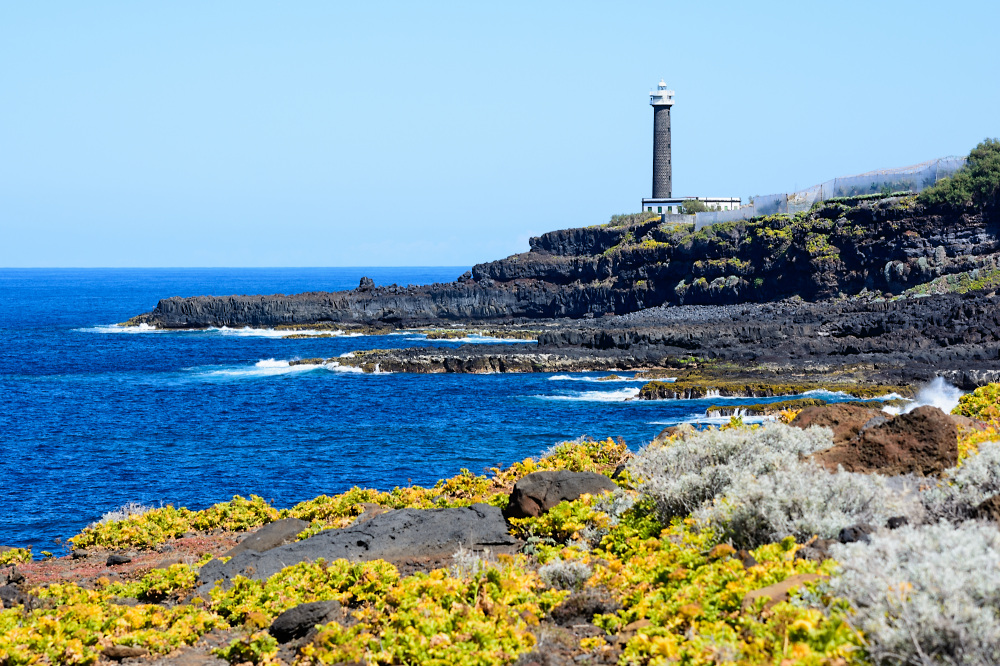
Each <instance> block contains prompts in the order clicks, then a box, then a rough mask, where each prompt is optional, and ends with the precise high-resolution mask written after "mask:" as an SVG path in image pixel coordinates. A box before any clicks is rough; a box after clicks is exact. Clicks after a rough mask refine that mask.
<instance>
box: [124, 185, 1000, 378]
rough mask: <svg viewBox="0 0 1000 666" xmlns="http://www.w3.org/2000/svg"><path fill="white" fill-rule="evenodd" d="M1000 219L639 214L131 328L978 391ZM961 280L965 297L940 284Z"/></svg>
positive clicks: (414, 360) (553, 366)
mask: <svg viewBox="0 0 1000 666" xmlns="http://www.w3.org/2000/svg"><path fill="white" fill-rule="evenodd" d="M998 228H1000V225H998V223H997V221H996V215H995V212H994V211H992V209H977V208H973V207H966V208H940V207H939V208H935V207H930V206H926V205H924V204H921V203H918V202H917V200H916V199H915V198H913V197H904V198H898V197H888V198H883V199H880V200H874V201H861V202H855V203H854V205H851V206H848V205H846V204H845V203H843V202H837V201H831V202H827V203H824V204H821V205H817V206H816V207H814V209H813V210H812V211H810V212H809V213H806V214H799V215H796V216H794V217H790V216H772V217H763V218H757V219H754V220H748V221H740V222H732V223H725V224H718V225H714V226H712V227H708V228H706V229H703V230H701V231H699V232H696V233H695V232H692V231H691V230H690V229H689V228H688V226H687V225H679V224H669V223H663V224H661V223H660V221H659V218H655V217H650V216H648V215H645V214H642V215H634V216H626V217H625V218H624V219H619V220H617V221H616V223H615V225H614V226H612V225H599V226H595V227H587V228H581V229H566V230H562V231H554V232H551V233H547V234H543V235H542V236H540V237H537V238H532V239H531V242H530V245H531V250H530V251H529V252H526V253H523V254H518V255H514V256H511V257H507V258H506V259H502V260H499V261H494V262H490V263H486V264H480V265H477V266H475V267H473V269H472V270H471V271H470V272H468V273H466V274H465V275H463V276H462V277H460V278H459V279H458V280H457V281H455V282H452V283H447V284H433V285H426V286H409V287H400V286H397V285H390V286H385V287H377V286H375V285H374V284H373V283H372V281H371V280H369V279H367V278H366V279H363V280H362V281H361V284H360V285H359V286H358V288H357V289H354V290H351V291H340V292H311V293H304V294H296V295H282V294H278V295H271V296H226V297H208V296H204V297H195V298H168V299H164V300H161V301H160V302H159V303H158V304H157V306H156V308H155V309H154V310H153V311H152V312H149V313H147V314H143V315H138V316H136V317H134V318H132V319H131V320H129V322H127V324H129V325H140V324H146V325H151V326H155V327H158V328H165V329H185V328H206V327H221V326H228V327H245V326H250V327H275V328H288V329H290V336H291V337H294V336H295V335H296V334H295V333H294V330H292V329H295V328H303V327H306V328H310V327H311V328H319V329H324V328H330V329H337V330H345V331H357V332H363V333H366V334H380V333H385V332H387V331H390V330H398V329H413V328H414V327H424V328H425V333H424V334H425V336H426V337H427V339H428V340H431V341H434V340H440V341H446V340H462V341H465V339H464V338H465V332H466V331H469V332H472V331H476V332H484V331H485V332H486V333H487V335H490V336H492V337H500V338H513V339H514V340H517V339H534V338H537V345H531V347H530V349H529V348H528V345H519V344H518V343H517V342H512V343H511V344H510V348H509V349H505V350H503V351H502V352H498V351H497V350H495V349H489V348H485V347H484V346H463V347H460V348H457V349H455V348H452V349H436V350H434V351H429V350H428V349H426V348H423V349H412V350H398V349H397V350H371V351H364V352H357V353H356V354H355V356H356V357H355V358H354V359H346V360H339V361H338V362H339V363H341V364H342V365H351V366H355V367H359V368H361V369H363V370H365V371H367V372H375V371H381V372H418V373H437V372H472V373H487V372H566V371H570V372H572V371H585V370H594V371H605V370H608V371H613V370H616V369H621V370H630V369H638V368H651V367H663V368H671V367H678V364H679V363H680V362H681V361H683V360H684V359H691V358H694V359H702V360H711V361H714V362H727V363H731V364H734V365H735V366H738V367H739V368H741V369H743V370H748V371H749V370H753V369H755V368H756V369H758V370H764V371H766V372H777V373H788V372H796V371H799V370H803V371H806V372H810V373H820V372H824V371H826V372H830V373H833V374H834V375H837V376H839V375H842V374H844V373H845V372H846V373H853V372H854V370H855V369H858V368H862V369H863V374H865V375H866V377H867V379H868V380H869V381H870V382H873V383H881V384H906V383H911V382H915V381H925V380H929V379H931V378H933V377H935V376H944V377H946V378H947V379H949V380H950V381H952V382H953V383H955V384H956V385H958V386H959V387H960V388H963V389H970V388H974V387H976V386H980V385H982V384H984V383H987V382H990V381H996V380H997V379H1000V298H998V297H997V296H996V294H995V291H993V290H991V288H990V285H992V284H994V282H995V281H994V280H993V272H997V269H996V266H997V265H998V261H1000V238H998ZM952 278H954V279H952ZM921 285H925V286H926V288H924V287H921ZM949 285H951V286H953V287H954V291H956V292H962V293H937V292H941V291H944V292H947V291H949V290H950V289H951V287H949ZM903 292H906V293H908V294H909V295H910V297H907V298H901V299H898V298H894V297H892V293H896V294H899V293H903ZM932 292H933V293H932ZM966 292H967V293H966ZM845 294H853V296H851V297H847V296H845ZM698 304H701V305H698ZM470 341H471V340H470ZM316 362H318V360H317V361H316ZM766 372H765V374H766Z"/></svg>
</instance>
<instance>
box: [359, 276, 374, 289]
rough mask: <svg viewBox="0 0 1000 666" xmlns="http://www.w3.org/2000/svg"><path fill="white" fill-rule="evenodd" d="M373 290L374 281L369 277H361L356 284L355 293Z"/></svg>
mask: <svg viewBox="0 0 1000 666" xmlns="http://www.w3.org/2000/svg"><path fill="white" fill-rule="evenodd" d="M374 288H375V280H373V279H371V278H370V277H362V278H361V282H360V283H358V288H357V291H371V290H372V289H374Z"/></svg>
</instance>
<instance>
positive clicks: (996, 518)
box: [973, 495, 1000, 523]
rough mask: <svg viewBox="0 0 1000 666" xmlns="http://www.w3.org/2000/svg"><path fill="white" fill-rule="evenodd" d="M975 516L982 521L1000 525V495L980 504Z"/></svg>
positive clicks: (974, 512)
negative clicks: (990, 521)
mask: <svg viewBox="0 0 1000 666" xmlns="http://www.w3.org/2000/svg"><path fill="white" fill-rule="evenodd" d="M973 515H974V516H975V517H976V518H979V519H981V520H992V521H993V522H995V523H1000V495H994V496H993V497H990V498H989V499H987V500H985V501H983V502H982V503H980V504H979V505H978V506H977V507H976V508H975V509H974V510H973Z"/></svg>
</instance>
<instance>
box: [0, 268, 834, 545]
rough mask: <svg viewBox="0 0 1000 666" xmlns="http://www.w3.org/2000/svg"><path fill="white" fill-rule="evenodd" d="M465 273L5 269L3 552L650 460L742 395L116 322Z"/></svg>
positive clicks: (393, 338)
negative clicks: (328, 501) (169, 300)
mask: <svg viewBox="0 0 1000 666" xmlns="http://www.w3.org/2000/svg"><path fill="white" fill-rule="evenodd" d="M465 270H467V267H436V268H316V269H301V268H295V269H0V544H2V545H8V546H28V545H31V546H33V547H34V548H35V552H36V553H37V552H38V551H39V550H50V551H53V552H61V550H60V549H61V548H65V539H66V538H68V537H70V536H73V535H74V534H77V533H78V532H79V531H80V530H81V529H83V528H84V527H85V526H86V525H87V524H89V523H91V522H93V521H95V520H97V519H99V518H100V517H101V516H102V515H103V514H104V513H106V512H108V511H111V510H113V509H115V508H117V507H119V506H122V505H124V504H126V503H129V502H138V503H141V504H144V505H148V506H160V505H163V504H173V505H174V506H187V507H189V508H191V509H201V508H204V507H207V506H209V505H211V504H213V503H215V502H219V501H225V500H228V499H230V498H232V497H233V496H234V495H237V494H238V495H243V496H249V495H251V494H255V495H260V496H262V497H264V498H265V499H267V500H268V501H270V502H272V503H273V504H274V505H276V506H278V507H286V506H291V505H293V504H295V503H297V502H299V501H302V500H306V499H311V498H313V497H316V496H317V495H320V494H324V493H325V494H333V493H338V492H343V491H345V490H347V489H348V488H350V487H352V486H354V485H360V486H366V487H374V488H378V489H383V490H387V489H391V488H392V487H394V486H397V485H406V484H418V485H427V484H433V483H434V482H435V481H436V480H437V479H440V478H445V477H448V476H452V475H454V474H456V473H458V472H459V471H460V470H461V469H462V468H466V469H469V470H472V471H473V472H477V473H481V472H483V471H484V470H485V469H487V468H489V467H491V466H494V465H497V464H499V465H509V464H510V463H512V462H514V461H517V460H521V459H524V458H525V457H528V456H538V455H540V454H542V453H543V452H544V451H546V450H547V449H549V448H550V447H552V446H553V445H555V444H557V443H558V442H560V441H564V440H567V439H576V438H578V437H580V436H583V435H588V436H592V437H595V438H605V437H609V436H613V437H621V438H623V439H624V440H625V441H626V442H627V443H628V444H629V445H630V447H631V448H633V449H637V448H639V447H641V446H642V445H644V444H645V443H647V442H649V441H650V440H651V439H652V438H653V437H655V435H656V434H657V433H658V432H659V431H660V430H662V429H663V428H664V427H666V426H668V425H675V424H677V423H681V422H699V423H705V422H710V421H711V420H710V419H705V407H706V406H707V405H708V404H709V403H718V402H719V401H720V400H726V399H725V398H721V399H720V398H713V399H710V400H691V401H655V402H653V401H638V400H631V399H630V398H633V397H635V395H636V394H637V393H638V391H639V388H640V387H641V385H642V382H641V381H638V380H634V379H631V377H632V373H622V374H623V375H624V376H626V377H627V378H628V379H626V380H624V381H616V382H597V381H595V380H596V379H597V378H598V377H600V376H602V375H603V374H606V373H575V374H571V375H565V374H562V375H553V374H508V375H407V374H374V375H373V374H361V373H356V372H344V371H340V370H339V369H337V368H331V367H328V366H290V365H289V364H288V362H289V361H290V360H294V359H299V358H309V357H326V358H328V357H334V356H339V355H341V354H346V353H349V352H351V351H352V350H358V349H371V348H386V347H410V346H431V347H454V346H457V345H460V344H463V343H464V342H463V341H443V340H430V341H429V340H426V339H425V338H424V337H423V336H421V335H420V334H419V333H415V332H409V333H408V332H404V333H398V334H394V335H389V336H357V337H352V336H339V337H332V338H330V337H327V338H319V337H314V338H306V339H294V340H288V339H283V338H282V335H283V333H281V332H277V331H273V330H248V329H240V330H227V329H223V330H209V331H185V332H166V331H157V330H148V329H144V330H138V329H121V328H119V327H116V326H114V324H115V323H116V322H120V321H124V320H125V319H127V318H129V317H131V316H133V315H136V314H139V313H141V312H146V311H149V310H151V309H152V308H153V307H154V306H155V305H156V302H157V300H158V299H160V298H166V297H169V296H196V295H206V294H208V295H226V294H273V293H286V294H290V293H299V292H303V291H318V290H319V291H334V290H341V289H351V288H353V287H356V286H357V284H358V281H359V280H360V278H361V277H362V276H368V277H371V278H372V279H373V280H375V283H376V284H378V285H386V284H391V283H398V284H401V285H406V284H427V283H432V282H447V281H451V280H454V279H455V278H457V277H458V276H459V275H461V274H462V273H463V272H464V271H465ZM484 343H485V344H509V343H505V342H484ZM836 397H838V396H834V398H836ZM733 402H737V403H739V402H743V403H748V402H761V400H754V399H749V400H733ZM60 544H63V545H62V546H60Z"/></svg>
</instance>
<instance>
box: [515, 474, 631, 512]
mask: <svg viewBox="0 0 1000 666" xmlns="http://www.w3.org/2000/svg"><path fill="white" fill-rule="evenodd" d="M617 487H618V486H617V485H615V482H614V481H612V480H611V479H609V478H608V477H606V476H604V475H603V474H598V473H597V472H570V471H568V470H558V471H546V472H532V473H531V474H528V475H527V476H525V477H523V478H521V479H520V480H519V481H518V482H517V483H515V484H514V490H512V491H511V493H510V503H509V504H508V505H507V510H506V511H505V512H504V515H505V516H506V517H507V518H528V517H536V516H540V515H542V514H543V513H546V512H548V510H549V509H551V508H552V507H554V506H555V505H556V504H559V503H560V502H571V501H573V500H575V499H579V498H580V496H581V495H597V494H600V493H605V492H609V491H612V490H614V489H615V488H617Z"/></svg>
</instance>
